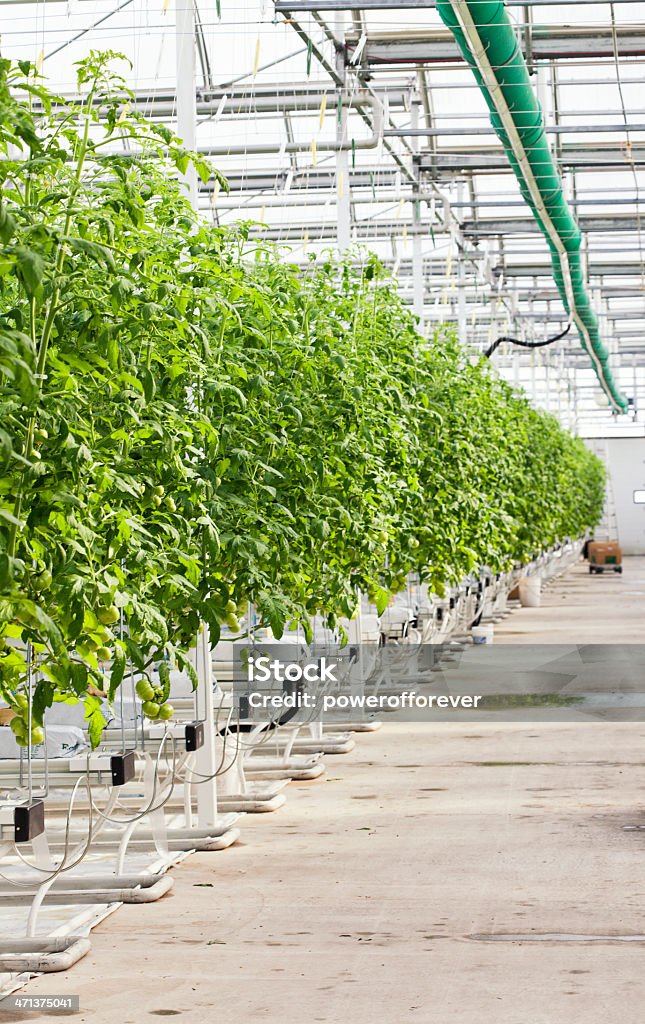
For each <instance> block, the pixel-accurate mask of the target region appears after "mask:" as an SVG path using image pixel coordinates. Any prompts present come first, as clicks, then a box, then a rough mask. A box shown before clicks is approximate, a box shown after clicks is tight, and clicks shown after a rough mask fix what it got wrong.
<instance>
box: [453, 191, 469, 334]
mask: <svg viewBox="0 0 645 1024" xmlns="http://www.w3.org/2000/svg"><path fill="white" fill-rule="evenodd" d="M465 198H466V183H465V182H464V181H463V180H462V181H460V182H459V183H458V185H457V201H458V203H459V209H460V210H463V209H464V201H465ZM454 257H456V258H457V260H458V261H459V263H458V266H457V323H458V325H459V341H460V342H461V344H462V345H467V344H468V336H467V335H468V322H467V316H466V266H465V262H464V254H463V251H462V249H461V248H460V247H459V246H458V245H457V239H456V237H455V251H454V254H453V258H454Z"/></svg>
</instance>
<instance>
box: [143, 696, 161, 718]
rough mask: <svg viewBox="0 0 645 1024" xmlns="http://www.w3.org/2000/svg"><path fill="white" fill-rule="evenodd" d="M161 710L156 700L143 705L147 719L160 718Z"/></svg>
mask: <svg viewBox="0 0 645 1024" xmlns="http://www.w3.org/2000/svg"><path fill="white" fill-rule="evenodd" d="M159 710H160V709H159V705H158V704H157V702H156V701H154V700H147V701H145V703H144V705H143V713H144V715H146V717H147V718H152V719H154V718H158V717H159Z"/></svg>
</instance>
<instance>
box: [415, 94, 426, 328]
mask: <svg viewBox="0 0 645 1024" xmlns="http://www.w3.org/2000/svg"><path fill="white" fill-rule="evenodd" d="M412 127H413V128H418V127H419V104H418V102H416V101H413V103H412ZM419 141H420V140H419V138H418V136H415V138H414V139H413V142H412V145H413V147H414V151H415V153H418V152H419ZM415 172H416V174H417V176H418V174H419V169H418V165H417V166H415ZM413 197H414V198H413V203H412V222H413V225H414V232H413V235H412V294H413V298H412V308H413V310H414V315H415V316H417V317H418V318H419V330H420V332H421V334H423V333H424V326H425V325H424V322H423V307H424V284H423V253H422V250H421V234H420V228H421V201H420V199H419V182H418V177H417V181H416V182H415V185H414V191H413Z"/></svg>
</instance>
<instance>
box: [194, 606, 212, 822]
mask: <svg viewBox="0 0 645 1024" xmlns="http://www.w3.org/2000/svg"><path fill="white" fill-rule="evenodd" d="M196 653H197V666H196V667H197V679H198V691H199V698H200V711H201V712H202V713H203V715H204V745H203V746H202V747H200V748H199V750H198V751H197V753H196V754H195V769H196V774H197V779H196V781H197V787H196V788H197V816H198V820H199V827H200V828H208V827H209V826H210V825H215V824H216V823H217V785H216V780H215V772H216V771H217V758H216V749H215V720H214V711H215V707H214V701H213V668H212V662H211V644H210V633H209V630H208V626H207V625H206V624H205V623H204V625H203V628H202V631H201V633H200V634H199V636H198V638H197V652H196ZM200 778H202V779H203V778H206V779H207V780H208V781H200Z"/></svg>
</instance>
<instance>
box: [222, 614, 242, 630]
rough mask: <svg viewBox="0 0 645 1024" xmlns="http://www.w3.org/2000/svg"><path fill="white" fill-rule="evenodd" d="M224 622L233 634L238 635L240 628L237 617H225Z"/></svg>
mask: <svg viewBox="0 0 645 1024" xmlns="http://www.w3.org/2000/svg"><path fill="white" fill-rule="evenodd" d="M224 621H225V622H226V625H227V626H228V628H229V629H230V630H231V631H232V632H233V633H239V631H240V629H241V626H240V620H239V619H238V617H237V615H227V616H226V619H225V620H224Z"/></svg>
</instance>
